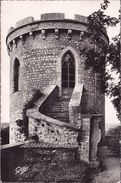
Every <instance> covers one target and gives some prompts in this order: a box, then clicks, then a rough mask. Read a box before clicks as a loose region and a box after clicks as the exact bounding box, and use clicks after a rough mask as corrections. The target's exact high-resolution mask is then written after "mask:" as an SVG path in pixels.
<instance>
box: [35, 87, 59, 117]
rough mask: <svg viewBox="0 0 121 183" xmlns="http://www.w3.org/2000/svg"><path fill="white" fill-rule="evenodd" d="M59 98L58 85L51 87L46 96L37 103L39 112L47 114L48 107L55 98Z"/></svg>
mask: <svg viewBox="0 0 121 183" xmlns="http://www.w3.org/2000/svg"><path fill="white" fill-rule="evenodd" d="M57 96H58V88H57V86H56V85H50V86H49V87H48V88H47V89H46V90H45V91H44V95H43V96H42V97H41V98H40V99H39V100H38V101H37V102H36V103H35V106H36V108H37V111H39V112H40V113H44V114H46V105H51V104H52V103H53V100H54V98H56V97H57Z"/></svg>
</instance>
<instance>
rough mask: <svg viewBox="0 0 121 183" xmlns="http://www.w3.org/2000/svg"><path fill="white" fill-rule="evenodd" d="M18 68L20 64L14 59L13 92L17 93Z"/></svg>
mask: <svg viewBox="0 0 121 183" xmlns="http://www.w3.org/2000/svg"><path fill="white" fill-rule="evenodd" d="M19 67H20V63H19V60H18V59H17V58H16V59H15V61H14V92H17V91H18V85H19Z"/></svg>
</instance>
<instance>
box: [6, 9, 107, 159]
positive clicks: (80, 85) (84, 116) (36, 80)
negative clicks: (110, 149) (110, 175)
mask: <svg viewBox="0 0 121 183" xmlns="http://www.w3.org/2000/svg"><path fill="white" fill-rule="evenodd" d="M85 31H87V18H86V17H84V16H80V15H75V19H73V20H71V19H65V15H64V14H61V13H51V14H42V15H41V19H40V20H34V18H33V17H27V18H25V19H23V20H21V21H19V22H17V23H16V27H15V28H13V27H11V28H10V30H9V32H8V35H7V38H6V44H7V49H8V54H9V56H10V90H11V91H10V94H11V106H10V110H11V111H10V114H11V123H10V143H14V142H18V141H24V140H26V139H28V138H29V137H30V136H34V135H35V134H36V136H37V138H38V140H39V141H44V142H48V143H51V144H56V145H58V146H69V145H70V146H79V144H81V146H80V156H81V157H82V158H83V159H90V160H94V159H95V158H96V157H95V149H96V147H97V144H98V142H99V139H98V136H99V133H98V131H99V123H100V129H101V134H102V135H101V137H102V139H103V138H104V131H105V123H104V116H105V112H104V109H105V97H104V94H102V92H101V89H100V87H99V78H98V75H97V74H96V73H94V72H93V71H92V69H86V68H85V57H84V55H83V54H81V52H80V50H81V49H82V48H84V47H85V45H86V46H90V44H89V40H88V39H86V38H83V34H84V32H85ZM102 40H103V42H104V44H108V37H107V34H106V32H105V30H102ZM37 91H40V92H41V97H38V98H37V97H36V95H35V94H36V93H37ZM34 96H35V97H36V100H34ZM32 102H33V104H32V105H31V106H30V105H29V104H30V103H32ZM23 121H24V122H23ZM23 129H24V130H23ZM23 131H24V132H25V131H26V133H24V132H23ZM82 134H84V135H85V136H86V138H84V139H83V138H81V137H82ZM79 137H80V138H79ZM80 139H81V140H80ZM82 139H83V140H82Z"/></svg>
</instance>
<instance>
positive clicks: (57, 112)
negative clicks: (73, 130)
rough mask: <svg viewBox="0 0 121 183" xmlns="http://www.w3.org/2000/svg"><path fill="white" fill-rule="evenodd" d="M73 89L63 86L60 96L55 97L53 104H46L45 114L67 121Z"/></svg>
mask: <svg viewBox="0 0 121 183" xmlns="http://www.w3.org/2000/svg"><path fill="white" fill-rule="evenodd" d="M72 92H73V89H68V88H65V89H63V91H62V96H61V97H58V98H56V99H55V101H54V102H53V105H51V106H48V107H47V110H46V115H47V116H49V117H51V118H54V119H58V120H60V121H63V122H66V123H68V122H69V106H68V105H69V102H70V98H71V95H72Z"/></svg>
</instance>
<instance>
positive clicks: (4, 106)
mask: <svg viewBox="0 0 121 183" xmlns="http://www.w3.org/2000/svg"><path fill="white" fill-rule="evenodd" d="M101 2H103V1H102V0H91V1H90V0H77V1H66V0H65V1H61V0H59V1H46V0H42V1H41V0H40V1H38V0H31V1H29V0H25V1H17V0H14V1H9V0H7V1H5V0H4V1H1V122H9V121H10V118H9V116H10V111H9V105H10V96H9V87H10V84H9V83H10V81H9V69H10V63H9V56H8V53H7V49H6V44H5V39H6V35H7V32H8V29H9V28H10V27H15V23H16V22H17V21H19V20H21V19H23V18H25V17H28V16H33V17H34V19H35V20H39V19H40V14H42V13H49V12H58V13H65V17H66V18H70V19H73V18H74V14H80V15H84V16H88V15H90V14H91V13H92V12H94V11H96V10H98V9H99V7H100V3H101ZM110 2H111V3H110V5H109V8H108V10H107V12H106V13H107V14H109V15H111V16H117V17H118V10H119V9H120V0H110ZM118 33H119V26H118V27H117V28H116V27H115V28H110V29H108V35H109V38H110V39H111V37H114V36H115V35H117V34H118ZM105 112H106V125H107V126H109V124H119V121H118V120H117V117H116V111H115V110H114V108H113V105H112V104H111V102H110V99H109V98H107V97H106V111H105Z"/></svg>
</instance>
